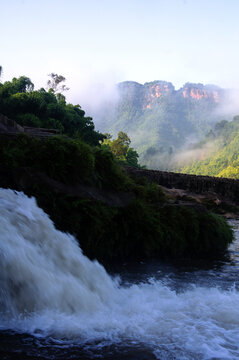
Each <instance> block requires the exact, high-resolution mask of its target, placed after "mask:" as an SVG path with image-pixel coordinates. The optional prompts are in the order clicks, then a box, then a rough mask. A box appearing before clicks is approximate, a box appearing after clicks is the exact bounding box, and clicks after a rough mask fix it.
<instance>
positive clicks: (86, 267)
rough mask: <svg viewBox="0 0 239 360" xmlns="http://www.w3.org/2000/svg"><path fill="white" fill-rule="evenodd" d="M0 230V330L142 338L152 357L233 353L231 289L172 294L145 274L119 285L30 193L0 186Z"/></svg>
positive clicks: (235, 322)
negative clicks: (166, 353) (163, 351)
mask: <svg viewBox="0 0 239 360" xmlns="http://www.w3.org/2000/svg"><path fill="white" fill-rule="evenodd" d="M25 209H26V210H25ZM0 229H1V232H0V285H1V286H0V306H1V319H0V328H1V329H13V330H16V331H19V332H29V333H32V334H35V335H36V336H39V335H41V336H53V337H55V338H68V339H74V341H79V342H86V341H89V342H91V341H92V342H94V341H96V340H106V341H109V342H112V343H116V342H125V343H127V342H132V341H133V342H142V343H144V344H147V346H149V347H151V348H152V349H153V350H154V353H155V355H156V356H158V357H159V358H160V355H159V354H160V349H162V347H164V348H167V349H168V350H169V351H171V352H173V353H174V352H176V354H177V351H179V350H181V351H184V352H186V353H188V354H189V353H193V354H201V356H202V357H203V358H205V359H210V358H219V359H232V358H237V357H239V347H238V345H239V331H238V329H239V294H238V292H237V291H236V290H235V289H232V290H230V291H223V290H220V289H217V288H200V287H194V288H191V289H190V290H186V291H185V292H181V293H176V292H175V291H173V290H171V289H170V288H168V287H167V286H165V285H164V284H163V283H162V282H160V281H156V280H153V279H151V280H150V281H148V282H147V283H141V284H138V285H132V286H130V287H123V286H120V285H119V281H118V280H115V279H112V278H111V277H110V276H109V275H108V274H107V273H106V271H105V270H104V268H103V267H102V266H101V265H100V264H98V262H92V261H90V260H89V259H88V258H87V257H85V256H84V255H83V254H82V252H81V250H80V248H79V247H78V244H77V242H76V241H75V239H74V238H73V237H72V236H70V235H68V234H64V233H62V232H59V231H57V230H56V229H55V228H54V225H53V224H52V222H51V221H50V219H49V218H48V216H47V215H46V214H45V213H44V212H43V211H42V210H41V209H39V208H38V207H37V205H36V203H35V200H34V199H29V198H28V197H26V196H25V195H24V194H22V193H16V192H14V191H12V190H2V189H0ZM175 356H176V355H175ZM176 358H177V356H176Z"/></svg>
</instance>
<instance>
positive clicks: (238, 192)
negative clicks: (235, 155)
mask: <svg viewBox="0 0 239 360" xmlns="http://www.w3.org/2000/svg"><path fill="white" fill-rule="evenodd" d="M127 172H128V173H129V175H131V176H132V177H135V176H137V177H145V178H146V179H148V180H149V181H150V182H155V183H157V184H159V185H162V186H165V187H167V188H170V189H172V188H175V189H184V190H188V191H190V192H194V193H198V194H201V193H205V192H214V193H216V194H217V195H219V196H220V197H221V199H223V200H228V201H232V202H234V203H236V204H239V180H234V179H226V178H216V177H212V176H199V175H188V174H180V173H173V172H166V171H158V170H145V169H134V168H127Z"/></svg>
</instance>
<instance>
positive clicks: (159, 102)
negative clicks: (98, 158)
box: [99, 81, 225, 169]
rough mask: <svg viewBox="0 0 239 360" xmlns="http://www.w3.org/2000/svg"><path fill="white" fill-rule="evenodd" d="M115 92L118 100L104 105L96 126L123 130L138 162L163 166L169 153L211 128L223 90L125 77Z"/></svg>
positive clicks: (114, 131)
mask: <svg viewBox="0 0 239 360" xmlns="http://www.w3.org/2000/svg"><path fill="white" fill-rule="evenodd" d="M118 94H119V99H118V102H117V103H112V104H111V105H109V104H108V105H107V107H105V109H104V111H103V116H102V121H101V122H100V125H99V128H100V130H101V131H102V132H109V133H112V134H113V135H116V134H117V133H118V132H119V131H124V132H126V133H127V134H128V135H129V136H130V138H131V141H132V146H133V147H134V148H135V149H136V150H137V152H138V153H139V159H140V163H141V164H142V165H144V164H145V165H147V167H148V168H155V169H167V165H168V161H169V158H170V157H171V155H172V154H174V153H176V152H177V151H178V150H179V149H180V148H181V147H182V146H184V145H185V143H189V142H191V141H192V140H194V139H195V138H196V139H198V138H201V137H202V136H203V135H205V134H206V133H207V132H208V131H209V130H210V129H211V127H212V126H213V124H214V123H215V122H216V119H218V117H217V115H216V110H217V108H218V106H219V105H220V104H221V102H222V100H223V99H224V96H225V91H224V90H223V89H221V88H218V87H217V86H214V85H202V84H191V83H187V84H185V85H184V86H183V87H182V88H181V89H179V90H175V88H174V86H173V85H172V84H171V83H168V82H165V81H153V82H150V83H145V84H144V85H141V84H139V83H136V82H132V81H126V82H123V83H120V84H119V85H118Z"/></svg>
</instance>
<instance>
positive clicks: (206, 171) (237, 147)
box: [179, 116, 239, 179]
mask: <svg viewBox="0 0 239 360" xmlns="http://www.w3.org/2000/svg"><path fill="white" fill-rule="evenodd" d="M209 148H210V149H211V150H210V151H207V150H206V149H209ZM194 150H195V151H197V150H198V151H201V157H202V158H203V159H202V160H195V159H194V158H193V157H192V160H191V161H190V163H189V164H187V165H184V166H181V167H180V169H179V170H180V171H182V172H185V173H188V174H196V175H211V176H219V177H228V178H235V179H239V116H235V117H234V118H233V120H232V121H230V122H228V121H225V120H224V121H221V122H220V123H217V124H216V126H215V129H214V130H213V131H211V132H210V133H209V134H208V136H207V137H206V138H205V139H204V140H203V141H201V142H200V143H199V144H198V145H197V146H195V148H194Z"/></svg>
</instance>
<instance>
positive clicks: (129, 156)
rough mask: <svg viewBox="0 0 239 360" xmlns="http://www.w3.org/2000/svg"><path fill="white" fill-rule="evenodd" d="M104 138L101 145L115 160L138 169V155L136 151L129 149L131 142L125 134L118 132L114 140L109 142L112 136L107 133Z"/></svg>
mask: <svg viewBox="0 0 239 360" xmlns="http://www.w3.org/2000/svg"><path fill="white" fill-rule="evenodd" d="M104 137H105V139H104V141H103V143H102V145H103V146H105V147H107V148H109V149H110V150H111V151H112V153H113V154H114V156H115V157H116V159H118V160H119V161H120V162H122V163H125V164H127V165H129V166H133V167H139V164H138V157H139V155H138V153H137V151H135V150H134V149H133V148H131V147H130V143H131V140H130V138H129V136H128V135H127V134H126V133H125V132H123V131H120V132H119V133H118V137H117V139H115V140H111V138H112V136H111V135H110V134H108V133H106V134H104Z"/></svg>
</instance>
